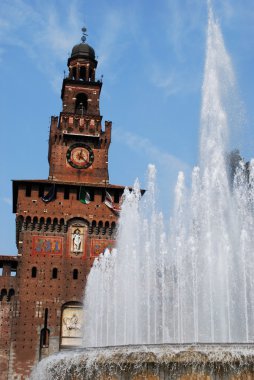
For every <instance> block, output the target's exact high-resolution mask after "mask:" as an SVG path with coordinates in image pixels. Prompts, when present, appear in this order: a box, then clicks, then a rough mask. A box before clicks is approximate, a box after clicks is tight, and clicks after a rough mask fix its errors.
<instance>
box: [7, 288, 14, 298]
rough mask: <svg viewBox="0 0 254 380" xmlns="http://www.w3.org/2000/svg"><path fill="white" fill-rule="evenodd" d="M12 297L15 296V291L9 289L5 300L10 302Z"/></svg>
mask: <svg viewBox="0 0 254 380" xmlns="http://www.w3.org/2000/svg"><path fill="white" fill-rule="evenodd" d="M13 296H15V290H14V289H12V288H11V289H9V292H8V297H7V300H8V301H10V300H11V298H12V297H13Z"/></svg>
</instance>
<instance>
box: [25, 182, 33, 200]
mask: <svg viewBox="0 0 254 380" xmlns="http://www.w3.org/2000/svg"><path fill="white" fill-rule="evenodd" d="M31 192H32V186H31V184H30V183H29V184H27V185H26V197H31Z"/></svg>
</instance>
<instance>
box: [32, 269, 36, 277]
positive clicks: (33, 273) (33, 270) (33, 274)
mask: <svg viewBox="0 0 254 380" xmlns="http://www.w3.org/2000/svg"><path fill="white" fill-rule="evenodd" d="M36 276H37V268H36V267H32V278H35V277H36Z"/></svg>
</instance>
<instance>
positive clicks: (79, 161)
mask: <svg viewBox="0 0 254 380" xmlns="http://www.w3.org/2000/svg"><path fill="white" fill-rule="evenodd" d="M66 159H67V162H68V163H69V164H70V165H71V166H72V167H73V168H75V169H86V168H88V167H89V166H91V165H92V163H93V160H94V154H93V150H92V149H91V148H90V146H88V145H86V144H84V143H76V144H73V145H71V146H70V147H69V149H68V150H67V153H66Z"/></svg>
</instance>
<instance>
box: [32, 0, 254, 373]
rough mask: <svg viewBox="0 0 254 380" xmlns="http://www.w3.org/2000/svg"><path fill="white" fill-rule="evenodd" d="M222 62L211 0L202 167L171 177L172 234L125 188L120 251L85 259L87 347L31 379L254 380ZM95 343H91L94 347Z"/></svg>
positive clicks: (241, 194)
mask: <svg viewBox="0 0 254 380" xmlns="http://www.w3.org/2000/svg"><path fill="white" fill-rule="evenodd" d="M234 90H235V78H234V72H233V69H232V65H231V61H230V57H229V55H228V54H227V51H226V49H225V47H224V43H223V38H222V35H221V31H220V27H219V25H218V22H217V21H216V19H215V17H214V15H213V11H212V8H211V5H210V4H209V18H208V31H207V51H206V63H205V74H204V82H203V89H202V92H203V94H202V99H203V101H202V109H201V139H200V140H201V142H200V166H199V167H195V168H194V169H193V173H192V186H191V189H190V190H188V189H187V188H186V187H185V183H184V174H183V173H179V177H178V182H177V185H176V189H175V206H174V212H173V216H172V218H171V220H170V229H169V232H168V231H167V229H166V227H165V223H164V220H163V215H162V214H161V213H158V212H157V209H156V185H155V177H156V175H155V174H156V173H155V172H156V171H155V168H154V167H153V166H152V165H150V167H149V181H148V190H147V193H146V195H145V196H144V197H143V199H142V200H141V199H140V198H141V195H140V189H139V184H138V182H136V183H135V185H134V188H133V191H132V192H130V191H128V190H126V191H125V194H124V201H123V205H122V211H121V216H120V222H119V232H118V244H117V250H116V251H113V252H112V253H109V252H104V254H102V255H101V256H100V257H99V259H97V260H96V261H95V263H94V266H93V268H92V270H91V272H90V275H89V279H88V283H87V287H86V294H85V331H84V346H85V347H86V348H84V349H82V350H77V351H75V352H74V353H70V352H63V353H60V354H59V355H57V356H53V357H50V358H48V359H46V360H43V361H42V362H41V363H40V364H39V366H38V368H37V369H36V373H34V374H33V375H32V378H34V379H35V378H36V379H97V378H98V379H108V380H109V379H111V380H118V379H135V380H138V379H139V380H141V379H150V380H157V379H254V348H253V344H252V343H253V341H254V297H253V291H254V275H253V274H254V260H253V247H254V213H253V211H254V210H253V208H254V161H251V162H250V163H249V164H248V166H246V164H245V163H244V162H242V161H239V163H238V165H237V166H236V167H235V168H234V171H233V174H234V175H233V176H232V170H231V175H230V170H229V167H228V166H229V164H228V159H227V155H226V153H225V152H226V151H227V150H228V135H229V130H228V124H229V122H228V115H229V113H228V109H227V107H228V105H230V94H232V93H233V92H234ZM91 347H93V348H91Z"/></svg>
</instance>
